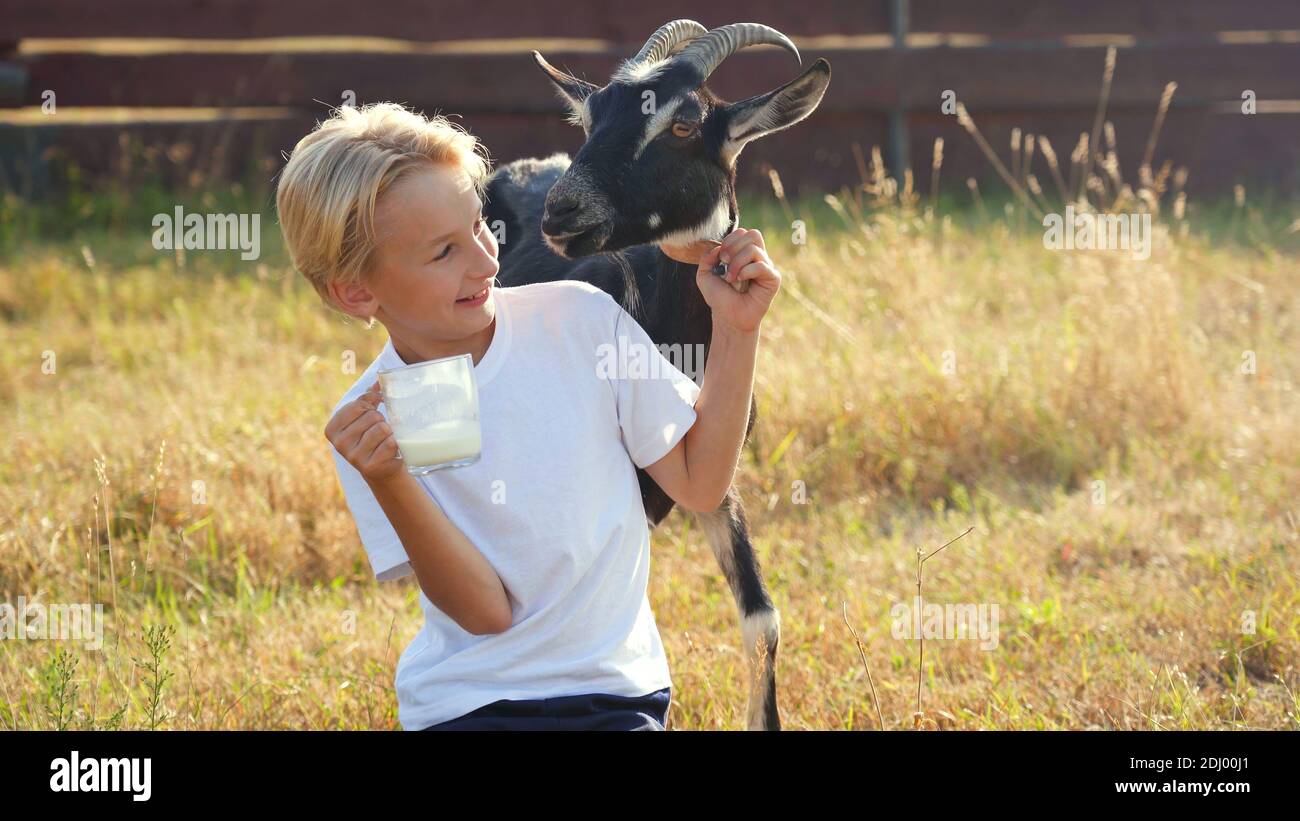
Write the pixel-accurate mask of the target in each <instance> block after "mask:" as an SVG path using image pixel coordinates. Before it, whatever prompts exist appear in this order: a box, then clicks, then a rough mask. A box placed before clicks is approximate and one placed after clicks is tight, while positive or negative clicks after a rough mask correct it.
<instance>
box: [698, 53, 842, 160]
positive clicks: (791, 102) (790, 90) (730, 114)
mask: <svg viewBox="0 0 1300 821" xmlns="http://www.w3.org/2000/svg"><path fill="white" fill-rule="evenodd" d="M830 83H831V64H830V63H828V62H826V60H825V59H822V58H818V60H817V62H815V63H813V64H812V65H811V66H809V67H808V70H807V71H805V72H804V73H803V74H800V75H799V76H798V77H796V78H794V79H793V80H791V81H790V82H788V83H786V84H785V85H783V86H781V87H780V88H778V89H776V90H775V91H769V92H768V93H766V94H760V95H758V96H757V97H750V98H749V99H748V100H741V101H740V102H738V103H732V104H731V105H729V106H727V107H726V109H724V114H725V115H726V117H727V136H726V139H725V140H723V143H722V157H723V159H724V160H725V161H726V162H727V164H728V165H730V164H732V163H734V162H735V160H736V155H737V154H739V153H740V149H742V148H744V147H745V145H746V144H747V143H749V141H750V140H756V139H758V138H759V137H766V136H767V135H768V134H771V133H773V132H776V131H780V130H781V129H783V128H789V127H790V126H792V125H794V124H795V123H797V122H799V121H800V120H802V119H803V118H804V117H807V116H808V115H809V114H811V113H813V111H815V110H816V109H817V106H818V104H819V103H821V101H822V95H823V94H825V93H826V87H827V86H829V85H830Z"/></svg>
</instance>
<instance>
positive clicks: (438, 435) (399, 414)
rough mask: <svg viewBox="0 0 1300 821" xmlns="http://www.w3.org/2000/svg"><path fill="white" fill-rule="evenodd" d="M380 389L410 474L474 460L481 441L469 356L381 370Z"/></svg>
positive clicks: (481, 444)
mask: <svg viewBox="0 0 1300 821" xmlns="http://www.w3.org/2000/svg"><path fill="white" fill-rule="evenodd" d="M379 387H380V390H381V391H382V392H383V395H384V405H385V406H386V407H387V408H388V424H389V425H391V426H392V428H393V436H394V438H395V439H396V440H397V448H398V450H400V451H401V454H402V461H404V462H406V470H407V472H408V473H413V474H416V475H420V474H425V473H432V472H433V471H435V470H443V469H444V468H457V467H466V466H468V465H472V464H475V463H476V462H478V460H479V458H480V457H481V456H482V448H483V437H482V429H481V428H480V427H479V418H478V382H477V380H475V378H474V358H473V356H472V355H470V354H467V353H466V354H460V355H459V356H448V357H444V358H443V359H430V360H429V361H428V362H417V363H415V364H414V365H404V366H402V367H400V368H390V369H389V370H385V371H380V372H379Z"/></svg>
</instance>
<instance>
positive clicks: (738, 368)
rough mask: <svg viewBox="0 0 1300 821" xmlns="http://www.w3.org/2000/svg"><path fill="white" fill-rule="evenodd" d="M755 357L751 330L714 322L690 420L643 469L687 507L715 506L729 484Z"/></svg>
mask: <svg viewBox="0 0 1300 821" xmlns="http://www.w3.org/2000/svg"><path fill="white" fill-rule="evenodd" d="M757 359H758V331H757V330H754V331H739V330H736V329H735V328H732V327H730V326H723V325H720V324H719V322H718V321H717V320H716V319H715V320H714V323H713V341H712V343H710V345H709V359H708V362H707V363H706V364H705V366H704V384H703V385H701V387H700V396H699V398H698V399H697V400H696V402H695V413H696V420H695V424H694V425H692V426H691V428H690V430H688V431H687V432H686V435H685V436H684V437H682V439H681V441H680V442H678V443H677V445H676V446H675V447H674V448H673V449H672V450H671V451H669V452H668V454H667V455H666V456H664V457H663V458H662V459H660V460H659V461H658V462H655V463H654V464H652V465H649V466H647V467H646V469H645V471H646V473H648V474H649V475H650V478H651V479H654V480H655V483H656V484H658V485H659V487H661V488H663V490H664V492H665V493H667V494H668V495H669V496H670V497H671V498H672V499H673V501H675V502H677V504H679V505H681V506H682V507H684V508H686V509H687V510H690V511H694V512H696V513H707V512H710V511H713V510H717V509H718V507H719V506H720V505H721V504H722V501H723V499H724V498H725V497H726V494H727V488H729V487H731V480H732V479H733V478H734V476H735V472H736V463H737V461H739V459H740V449H741V447H742V446H743V445H744V443H745V427H746V425H747V424H748V423H749V405H750V395H751V394H752V393H753V390H754V367H755V363H756V361H757Z"/></svg>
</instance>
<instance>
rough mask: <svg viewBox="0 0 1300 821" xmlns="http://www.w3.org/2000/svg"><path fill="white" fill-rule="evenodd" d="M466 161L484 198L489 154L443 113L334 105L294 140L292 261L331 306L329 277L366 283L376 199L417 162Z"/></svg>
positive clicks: (280, 201)
mask: <svg viewBox="0 0 1300 821" xmlns="http://www.w3.org/2000/svg"><path fill="white" fill-rule="evenodd" d="M429 164H434V165H452V166H459V167H460V168H462V169H463V170H464V172H465V174H466V176H467V177H468V178H469V180H470V182H471V183H472V184H473V186H474V188H475V190H476V191H477V192H478V194H479V196H480V197H482V196H483V193H484V189H485V188H486V186H487V178H488V173H489V168H490V164H491V160H490V158H489V157H488V155H487V151H486V150H485V149H484V148H483V146H482V144H481V143H480V142H479V141H478V139H477V138H475V137H474V136H473V135H472V134H470V133H468V132H467V131H465V130H464V129H463V128H462V127H460V126H459V125H458V124H456V123H453V122H451V121H450V120H448V119H447V118H446V117H444V116H442V115H440V114H439V115H435V116H433V117H428V118H426V117H424V116H423V115H421V114H418V113H416V112H414V111H411V110H409V109H407V108H405V107H404V106H401V105H398V104H397V103H370V104H368V105H365V106H362V107H361V108H360V109H357V108H353V107H351V106H343V107H341V108H336V109H334V111H333V112H332V114H331V116H330V118H329V119H327V120H325V121H324V122H321V123H318V124H317V126H316V128H314V129H313V130H312V132H311V133H310V134H308V135H307V136H306V137H303V138H302V139H301V140H299V141H298V144H297V145H296V146H294V149H293V154H292V155H290V157H289V162H288V163H287V164H286V165H285V167H284V170H283V171H282V172H281V174H280V181H279V184H278V186H277V189H276V198H275V203H276V210H277V211H278V212H279V219H280V231H281V232H282V233H283V234H284V239H285V244H286V246H287V247H288V250H289V256H290V258H291V259H292V261H293V266H294V267H295V268H297V269H298V271H299V272H300V273H301V274H302V275H303V276H304V277H306V278H307V281H308V282H310V283H311V284H312V285H313V286H314V287H315V288H316V292H317V293H318V294H320V297H321V299H322V300H323V301H324V302H325V304H326V305H329V306H331V307H334V308H339V305H338V304H337V303H336V302H335V300H334V298H333V297H332V296H331V295H330V292H329V287H328V286H329V283H330V282H332V281H339V282H342V283H345V284H359V283H361V282H364V281H365V279H366V277H367V275H368V272H369V270H370V265H371V262H372V260H373V257H374V254H375V250H376V248H377V242H376V236H375V205H376V203H378V201H379V198H380V197H381V196H383V194H384V192H385V191H387V190H388V189H389V188H390V187H391V186H392V185H393V184H394V183H395V182H397V180H399V179H401V178H402V177H403V176H405V175H406V174H408V173H409V172H410V171H411V170H412V169H414V168H418V167H426V166H427V165H429Z"/></svg>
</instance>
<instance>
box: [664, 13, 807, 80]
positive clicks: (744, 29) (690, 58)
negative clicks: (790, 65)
mask: <svg viewBox="0 0 1300 821" xmlns="http://www.w3.org/2000/svg"><path fill="white" fill-rule="evenodd" d="M763 44H770V45H774V46H780V47H781V48H783V49H785V50H786V51H789V52H791V53H792V54H794V56H795V59H796V60H799V62H800V63H802V62H803V59H802V58H801V57H799V49H797V48H795V46H794V43H792V42H790V38H789V37H786V36H785V35H784V34H782V33H781V32H779V31H777V30H776V29H774V28H772V27H770V26H765V25H763V24H762V23H732V24H731V25H728V26H719V27H718V28H715V29H713V30H712V31H710V32H709V33H708V34H705V35H703V36H701V37H698V38H696V39H695V40H693V41H691V43H690V44H689V45H688V46H686V48H684V49H682V50H681V52H680V53H679V54H678V55H677V57H676V59H678V60H681V61H682V62H684V63H688V64H690V65H693V66H695V67H696V68H697V69H699V72H700V76H701V79H702V80H707V79H708V78H709V75H710V74H712V73H713V72H714V70H715V69H717V67H718V66H720V65H722V61H723V60H725V59H727V58H728V57H730V56H731V55H733V54H735V53H736V52H737V51H740V50H741V49H742V48H746V47H747V46H757V45H763Z"/></svg>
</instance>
